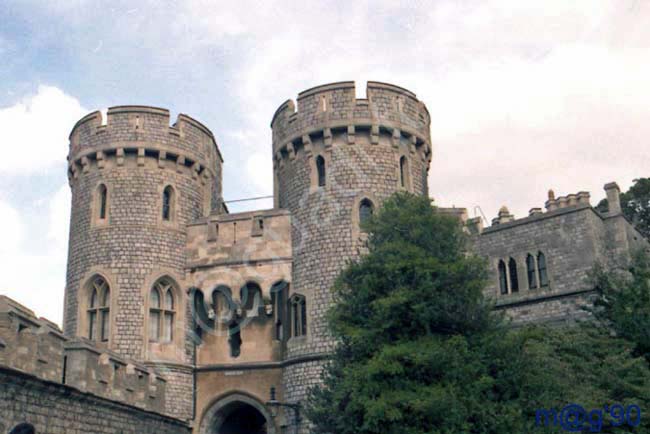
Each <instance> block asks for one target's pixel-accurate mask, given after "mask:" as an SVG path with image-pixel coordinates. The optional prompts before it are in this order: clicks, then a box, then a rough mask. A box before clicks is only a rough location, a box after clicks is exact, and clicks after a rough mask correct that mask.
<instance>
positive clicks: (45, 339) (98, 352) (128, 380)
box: [0, 296, 166, 413]
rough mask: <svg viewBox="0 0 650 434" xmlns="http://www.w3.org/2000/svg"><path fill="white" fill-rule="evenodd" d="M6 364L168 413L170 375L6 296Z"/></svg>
mask: <svg viewBox="0 0 650 434" xmlns="http://www.w3.org/2000/svg"><path fill="white" fill-rule="evenodd" d="M0 365H4V366H7V367H10V368H13V369H17V370H20V371H23V372H25V373H28V374H32V375H34V376H36V377H38V378H40V379H42V380H47V381H52V382H57V383H62V384H66V385H68V386H71V387H74V388H76V389H78V390H81V391H83V392H88V393H92V394H94V395H97V396H101V397H103V398H107V399H111V400H114V401H120V402H124V403H127V404H130V405H133V406H137V407H141V408H143V409H145V410H150V411H156V412H158V413H164V411H165V389H166V381H165V379H164V378H162V377H161V376H159V375H158V374H156V373H155V372H154V371H153V370H152V369H150V368H147V367H145V366H144V365H141V364H139V363H135V362H132V361H130V360H127V359H125V358H123V357H121V356H119V355H118V354H116V353H114V352H112V351H108V350H106V349H99V348H97V347H96V346H94V345H93V343H92V342H90V341H88V340H86V339H83V338H76V339H68V338H66V337H65V336H64V335H63V333H62V331H61V330H60V329H59V328H58V326H57V325H56V324H54V323H52V322H50V321H48V320H47V319H44V318H38V317H37V316H36V315H35V314H34V312H33V311H31V310H30V309H28V308H26V307H25V306H22V305H21V304H20V303H18V302H16V301H14V300H12V299H10V298H8V297H6V296H0Z"/></svg>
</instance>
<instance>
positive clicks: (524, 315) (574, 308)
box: [497, 291, 595, 326]
mask: <svg viewBox="0 0 650 434" xmlns="http://www.w3.org/2000/svg"><path fill="white" fill-rule="evenodd" d="M594 296H595V294H594V292H593V291H590V292H584V293H578V294H572V295H569V296H564V297H558V298H551V299H543V300H539V301H535V302H526V303H521V304H514V305H504V306H497V310H501V309H504V310H505V314H506V318H508V319H510V320H511V321H512V325H513V326H524V325H529V324H538V323H544V324H554V323H555V324H558V323H567V322H575V321H578V320H582V319H587V318H588V317H590V315H591V314H590V313H589V312H588V311H586V310H585V309H584V307H586V306H589V307H591V306H592V305H593V298H594Z"/></svg>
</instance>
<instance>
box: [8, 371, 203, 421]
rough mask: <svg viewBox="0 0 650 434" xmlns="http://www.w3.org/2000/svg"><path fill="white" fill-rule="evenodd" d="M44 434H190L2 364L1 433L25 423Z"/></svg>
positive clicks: (156, 418) (154, 417)
mask: <svg viewBox="0 0 650 434" xmlns="http://www.w3.org/2000/svg"><path fill="white" fill-rule="evenodd" d="M23 422H26V423H29V424H32V425H33V426H34V428H35V430H36V432H37V433H39V434H40V433H45V434H82V433H84V434H85V433H96V434H114V433H121V434H189V433H190V428H189V426H187V425H186V424H185V423H184V422H181V421H179V420H176V419H172V418H170V417H166V416H163V415H161V414H158V413H153V412H148V411H144V410H141V409H139V408H136V407H133V406H130V405H126V404H122V403H118V402H116V401H111V400H107V399H104V398H100V397H98V396H95V395H91V394H88V393H84V392H81V391H80V390H77V389H75V388H73V387H70V386H66V385H63V384H60V383H55V382H50V381H46V380H41V379H39V378H37V377H35V376H33V375H30V374H26V373H23V372H20V371H16V370H14V369H11V368H7V367H2V366H0V432H1V433H4V432H10V430H11V429H13V428H14V427H15V426H16V425H18V424H20V423H23Z"/></svg>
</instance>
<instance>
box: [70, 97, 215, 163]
mask: <svg viewBox="0 0 650 434" xmlns="http://www.w3.org/2000/svg"><path fill="white" fill-rule="evenodd" d="M106 117H107V119H106V123H105V124H103V117H102V113H101V112H99V111H95V112H92V113H89V114H88V115H86V116H84V117H83V118H81V119H80V120H79V121H78V122H77V123H76V124H75V125H74V127H73V128H72V131H71V132H70V136H69V139H70V153H69V156H68V160H69V161H70V162H71V163H72V162H75V161H78V160H81V159H82V158H83V157H88V158H93V157H94V156H95V155H96V153H97V152H104V153H111V152H114V150H115V149H117V148H123V149H130V148H134V149H139V148H141V147H143V148H146V149H147V150H149V148H151V147H152V146H153V147H154V148H155V150H157V151H163V152H165V153H166V154H169V155H175V156H183V157H184V158H185V159H190V160H192V161H196V162H198V163H199V164H201V165H203V166H205V167H208V169H209V170H210V171H211V172H214V171H215V170H216V169H217V166H218V165H219V164H220V163H223V157H222V155H221V152H220V151H219V147H218V145H217V142H216V140H215V138H214V135H213V134H212V132H211V131H210V130H209V129H208V128H207V127H206V126H205V125H203V124H202V123H201V122H199V121H197V120H196V119H193V118H191V117H190V116H187V115H185V114H179V115H178V117H177V118H176V122H174V124H172V125H170V115H169V110H166V109H162V108H157V107H147V106H116V107H111V108H109V109H108V112H107V116H106Z"/></svg>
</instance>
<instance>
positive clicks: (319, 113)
mask: <svg viewBox="0 0 650 434" xmlns="http://www.w3.org/2000/svg"><path fill="white" fill-rule="evenodd" d="M366 96H367V98H366V99H357V98H356V91H355V84H354V82H352V81H345V82H339V83H331V84H326V85H322V86H317V87H314V88H311V89H308V90H305V91H303V92H301V93H300V94H299V95H298V99H297V107H296V104H295V103H294V102H293V101H292V100H288V101H286V102H285V103H284V104H282V105H281V106H280V107H279V108H278V109H277V111H276V112H275V114H274V116H273V119H272V121H271V128H272V129H273V152H274V155H275V159H276V160H278V159H280V158H282V156H285V155H286V156H288V157H289V158H291V157H292V155H294V153H295V151H296V150H297V148H299V147H302V148H303V149H304V150H305V152H306V153H308V152H309V148H310V146H311V138H312V137H322V138H323V140H324V142H325V146H328V144H331V143H332V136H333V134H336V133H343V134H345V135H346V136H347V140H346V142H347V143H348V144H350V145H353V144H355V143H356V142H357V141H358V136H360V135H368V136H370V137H369V142H370V143H371V144H377V143H379V136H380V135H384V134H385V135H388V136H389V137H390V140H391V142H392V143H393V145H394V146H398V145H399V144H400V143H407V144H409V146H411V148H412V151H413V152H415V151H416V150H418V151H419V152H420V153H421V154H422V156H423V157H424V158H426V159H429V160H430V158H431V136H430V131H429V127H430V122H431V119H430V116H429V112H428V110H427V108H426V106H425V105H424V103H422V102H421V101H420V100H418V99H417V97H416V96H415V94H414V93H412V92H410V91H408V90H406V89H404V88H401V87H399V86H395V85H392V84H387V83H380V82H375V81H370V82H368V85H367V89H366Z"/></svg>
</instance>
